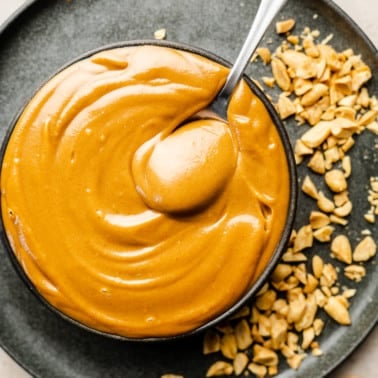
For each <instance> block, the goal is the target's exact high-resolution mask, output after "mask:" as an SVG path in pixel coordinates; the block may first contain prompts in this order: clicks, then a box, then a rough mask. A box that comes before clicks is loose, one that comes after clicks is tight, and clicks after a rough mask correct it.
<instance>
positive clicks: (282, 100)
mask: <svg viewBox="0 0 378 378" xmlns="http://www.w3.org/2000/svg"><path fill="white" fill-rule="evenodd" d="M277 107H278V113H279V114H280V117H281V119H286V118H287V117H290V116H291V115H293V114H295V112H296V108H295V105H294V104H293V102H292V101H291V100H290V99H289V98H288V97H287V96H285V95H284V94H281V95H280V97H279V100H278V103H277Z"/></svg>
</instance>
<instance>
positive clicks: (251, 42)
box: [195, 0, 287, 120]
mask: <svg viewBox="0 0 378 378" xmlns="http://www.w3.org/2000/svg"><path fill="white" fill-rule="evenodd" d="M286 2H287V0H262V1H261V2H260V5H259V8H258V10H257V14H256V17H255V19H254V21H253V23H252V26H251V29H250V30H249V33H248V36H247V39H246V40H245V42H244V44H243V47H242V49H241V50H240V53H239V55H238V57H237V58H236V61H235V64H234V65H233V66H232V68H231V71H230V73H229V74H228V76H227V80H226V83H225V85H224V86H223V88H222V89H221V90H220V92H219V93H218V95H217V97H216V98H215V100H214V101H213V102H212V103H211V104H210V105H209V106H208V107H207V108H206V109H204V110H201V111H200V112H199V113H197V115H196V117H195V118H219V117H220V118H222V119H223V120H227V108H228V103H229V101H230V97H231V95H232V92H233V90H234V88H235V87H236V85H237V84H238V83H239V81H240V79H241V78H242V76H243V73H244V70H245V68H246V67H247V64H248V62H249V61H250V59H251V57H252V54H253V53H254V52H255V50H256V48H257V46H258V44H259V42H260V41H261V38H262V37H263V35H264V34H265V32H266V30H267V29H268V27H269V25H270V24H271V23H272V21H273V19H274V18H275V17H276V15H277V14H278V12H279V11H280V10H281V8H282V7H283V6H284V5H285V3H286Z"/></svg>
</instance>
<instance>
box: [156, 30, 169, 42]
mask: <svg viewBox="0 0 378 378" xmlns="http://www.w3.org/2000/svg"><path fill="white" fill-rule="evenodd" d="M166 37H167V30H166V29H164V28H163V29H158V30H156V31H155V33H154V38H155V39H160V40H161V39H165V38H166Z"/></svg>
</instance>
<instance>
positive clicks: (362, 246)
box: [353, 236, 377, 262]
mask: <svg viewBox="0 0 378 378" xmlns="http://www.w3.org/2000/svg"><path fill="white" fill-rule="evenodd" d="M376 253H377V244H376V243H375V241H374V239H373V238H372V237H371V236H366V237H365V238H364V239H363V240H362V241H361V242H360V243H358V245H357V246H356V248H355V250H354V252H353V261H357V262H361V261H368V260H369V259H371V258H372V257H373V256H375V254H376Z"/></svg>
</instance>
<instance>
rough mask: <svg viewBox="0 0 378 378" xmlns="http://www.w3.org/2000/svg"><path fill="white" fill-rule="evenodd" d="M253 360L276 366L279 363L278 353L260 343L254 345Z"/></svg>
mask: <svg viewBox="0 0 378 378" xmlns="http://www.w3.org/2000/svg"><path fill="white" fill-rule="evenodd" d="M252 360H253V362H255V363H258V364H261V365H265V366H274V365H277V364H278V355H277V353H276V352H274V351H273V350H271V349H268V348H265V347H262V346H260V345H258V344H255V345H254V346H253V359H252Z"/></svg>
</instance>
